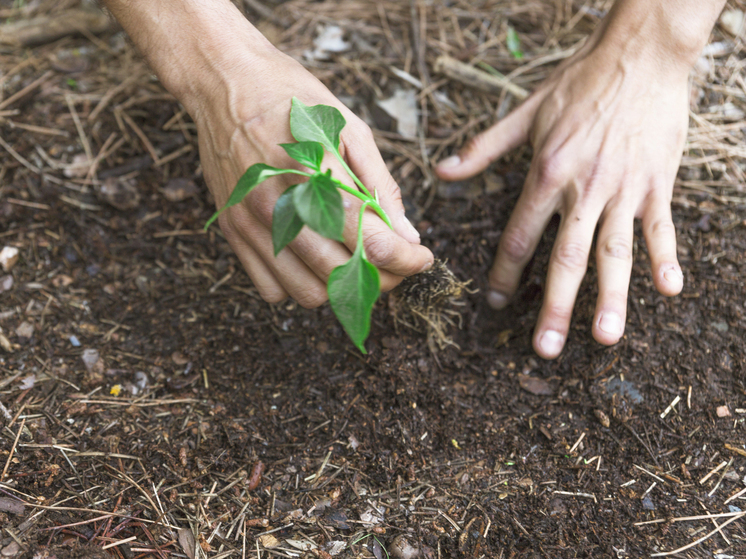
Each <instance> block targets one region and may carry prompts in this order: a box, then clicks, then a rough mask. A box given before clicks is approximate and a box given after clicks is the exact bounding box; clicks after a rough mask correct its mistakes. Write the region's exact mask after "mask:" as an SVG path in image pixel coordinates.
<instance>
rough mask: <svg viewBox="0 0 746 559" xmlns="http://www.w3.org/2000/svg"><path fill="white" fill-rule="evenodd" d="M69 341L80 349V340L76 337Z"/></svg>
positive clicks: (71, 337)
mask: <svg viewBox="0 0 746 559" xmlns="http://www.w3.org/2000/svg"><path fill="white" fill-rule="evenodd" d="M69 340H70V343H71V344H72V345H73V347H80V340H78V338H77V337H76V336H70V338H69Z"/></svg>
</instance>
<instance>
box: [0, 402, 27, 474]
mask: <svg viewBox="0 0 746 559" xmlns="http://www.w3.org/2000/svg"><path fill="white" fill-rule="evenodd" d="M24 425H26V418H25V417H24V418H23V419H22V420H21V426H20V427H19V428H18V434H17V435H16V440H15V442H14V443H13V448H11V449H10V454H8V460H6V462H5V467H4V468H3V473H2V475H0V482H2V481H3V480H4V479H5V474H7V473H8V468H9V467H10V461H11V460H13V454H15V451H16V446H17V445H18V440H19V439H20V438H21V433H22V432H23V427H24Z"/></svg>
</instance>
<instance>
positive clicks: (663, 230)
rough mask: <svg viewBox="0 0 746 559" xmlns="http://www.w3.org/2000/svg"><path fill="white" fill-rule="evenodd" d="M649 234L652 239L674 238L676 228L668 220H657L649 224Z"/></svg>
mask: <svg viewBox="0 0 746 559" xmlns="http://www.w3.org/2000/svg"><path fill="white" fill-rule="evenodd" d="M650 233H651V234H652V235H653V236H654V237H658V236H668V237H676V227H675V226H674V224H673V222H672V221H671V220H670V219H657V220H655V221H653V223H651V224H650Z"/></svg>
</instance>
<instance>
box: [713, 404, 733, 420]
mask: <svg viewBox="0 0 746 559" xmlns="http://www.w3.org/2000/svg"><path fill="white" fill-rule="evenodd" d="M715 413H716V414H717V416H718V417H730V410H729V409H728V405H727V404H726V405H724V406H718V407H717V409H716V410H715Z"/></svg>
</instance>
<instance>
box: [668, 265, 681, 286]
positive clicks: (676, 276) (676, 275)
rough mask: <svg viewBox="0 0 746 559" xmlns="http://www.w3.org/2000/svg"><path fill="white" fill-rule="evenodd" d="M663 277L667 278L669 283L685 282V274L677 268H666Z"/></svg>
mask: <svg viewBox="0 0 746 559" xmlns="http://www.w3.org/2000/svg"><path fill="white" fill-rule="evenodd" d="M663 277H664V278H665V279H666V281H667V282H668V283H675V284H677V285H678V284H679V283H683V282H684V274H682V273H681V270H678V269H676V268H671V269H670V270H666V271H665V272H664V273H663Z"/></svg>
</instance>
